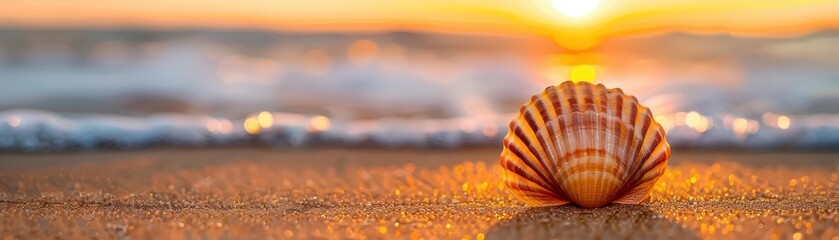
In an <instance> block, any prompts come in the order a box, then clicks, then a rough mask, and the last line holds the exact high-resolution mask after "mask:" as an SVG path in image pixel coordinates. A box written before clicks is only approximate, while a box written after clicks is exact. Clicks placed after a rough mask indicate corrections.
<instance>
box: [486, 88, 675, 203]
mask: <svg viewBox="0 0 839 240" xmlns="http://www.w3.org/2000/svg"><path fill="white" fill-rule="evenodd" d="M669 157H670V145H668V144H667V142H666V140H665V132H664V129H663V128H662V127H661V125H659V124H658V123H656V122H655V120H654V119H653V115H652V114H651V112H650V110H649V109H648V108H646V107H644V106H642V105H641V104H639V103H638V100H637V99H636V98H635V97H634V96H631V95H626V94H624V93H623V91H622V90H620V89H607V88H606V87H605V86H603V85H602V84H598V85H593V84H590V83H585V82H582V83H573V82H564V83H562V84H560V85H559V86H552V87H548V88H546V89H545V91H543V92H542V93H541V94H538V95H535V96H533V97H532V98H531V99H530V102H528V103H526V104H525V105H524V106H522V107H521V109H520V112H519V115H518V116H517V117H516V119H514V120H513V121H512V122H510V131H509V132H508V134H507V136H506V137H504V149H503V151H502V152H501V157H500V164H501V166H502V167H503V168H504V182H505V184H506V185H507V187H508V188H509V189H510V190H512V192H513V193H514V194H515V195H516V196H518V197H519V199H521V200H523V201H524V202H526V203H527V204H529V205H531V206H547V205H562V204H567V203H571V202H573V203H575V204H577V205H579V206H581V207H586V208H594V207H601V206H604V205H607V204H609V203H629V204H637V203H639V202H641V201H643V200H644V199H645V198H646V197H647V196H648V195H649V193H650V191H651V190H652V187H653V185H654V184H655V182H656V181H657V180H658V179H659V177H661V175H662V174H663V173H664V169H665V166H666V165H667V160H668V159H669Z"/></svg>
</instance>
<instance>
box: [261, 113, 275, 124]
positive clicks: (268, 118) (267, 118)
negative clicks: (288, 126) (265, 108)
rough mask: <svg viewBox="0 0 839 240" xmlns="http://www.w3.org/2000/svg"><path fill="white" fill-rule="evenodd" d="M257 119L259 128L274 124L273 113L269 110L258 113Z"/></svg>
mask: <svg viewBox="0 0 839 240" xmlns="http://www.w3.org/2000/svg"><path fill="white" fill-rule="evenodd" d="M257 120H258V121H259V127H261V128H270V127H271V126H273V125H274V115H272V114H271V113H269V112H261V113H259V116H257Z"/></svg>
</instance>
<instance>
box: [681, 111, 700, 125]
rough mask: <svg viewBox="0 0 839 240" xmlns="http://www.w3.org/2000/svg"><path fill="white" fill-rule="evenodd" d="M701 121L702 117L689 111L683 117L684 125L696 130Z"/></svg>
mask: <svg viewBox="0 0 839 240" xmlns="http://www.w3.org/2000/svg"><path fill="white" fill-rule="evenodd" d="M701 119H702V115H699V113H698V112H694V111H691V112H689V113H688V114H687V115H685V125H687V126H688V127H690V128H696V126H697V125H699V122H700V121H701Z"/></svg>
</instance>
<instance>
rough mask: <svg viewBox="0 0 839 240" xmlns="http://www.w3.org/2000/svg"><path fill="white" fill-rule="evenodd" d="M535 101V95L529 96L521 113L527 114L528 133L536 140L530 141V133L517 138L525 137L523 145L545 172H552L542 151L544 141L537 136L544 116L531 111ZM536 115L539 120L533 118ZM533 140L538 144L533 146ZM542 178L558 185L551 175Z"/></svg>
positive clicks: (541, 127)
mask: <svg viewBox="0 0 839 240" xmlns="http://www.w3.org/2000/svg"><path fill="white" fill-rule="evenodd" d="M536 101H538V99H537V98H536V97H535V96H534V97H533V98H531V101H530V102H529V103H528V104H527V105H526V106H528V107H526V108H525V109H526V111H525V112H522V114H525V113H526V114H527V116H528V117H527V119H528V120H529V121H528V125H529V126H527V127H528V128H529V131H528V133H531V134H532V135H533V137H535V138H536V141H531V136H530V135H527V136H523V137H519V138H520V139H522V138H527V143H525V145H526V146H527V148H528V149H529V151H530V152H531V153H532V154H533V155H534V157H535V158H536V159H535V160H536V161H537V162H539V165H540V166H541V167H542V169H544V171H546V172H553V170H551V169H552V168H551V167H550V165H551V164H550V163H548V162H546V161H548V157H547V154H546V153H545V152H544V150H545V147H544V146H545V144H544V143H545V141H544V139H542V138H540V137H539V136H540V134H539V132H538V131H541V129H543V128H544V127H543V125H544V118H542V115H541V114H539V115H537V114H533V111H532V110H533V108H534V105H536V104H535V103H536ZM537 108H538V107H537ZM537 111H538V109H537ZM536 116H538V117H539V118H540V119H539V120H540V121H537V120H536V119H535V117H536ZM540 123H541V124H540ZM522 131H524V130H522ZM534 142H535V143H538V144H539V145H538V146H534ZM544 180H545V181H546V182H547V183H548V184H551V185H554V186H556V185H558V182H557V181H556V180H555V179H554V178H551V177H545V178H544Z"/></svg>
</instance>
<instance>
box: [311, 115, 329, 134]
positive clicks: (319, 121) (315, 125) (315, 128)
mask: <svg viewBox="0 0 839 240" xmlns="http://www.w3.org/2000/svg"><path fill="white" fill-rule="evenodd" d="M331 124H332V123H331V122H330V121H329V118H328V117H326V116H321V115H318V116H314V117H312V119H311V120H310V121H309V131H312V132H323V131H326V130H329V127H330V126H331Z"/></svg>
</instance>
